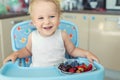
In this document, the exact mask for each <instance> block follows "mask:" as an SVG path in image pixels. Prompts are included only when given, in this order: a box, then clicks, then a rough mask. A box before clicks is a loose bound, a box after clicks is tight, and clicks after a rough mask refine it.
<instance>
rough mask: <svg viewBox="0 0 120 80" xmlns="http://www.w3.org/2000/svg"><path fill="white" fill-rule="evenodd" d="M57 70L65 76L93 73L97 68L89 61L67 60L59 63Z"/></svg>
mask: <svg viewBox="0 0 120 80" xmlns="http://www.w3.org/2000/svg"><path fill="white" fill-rule="evenodd" d="M58 69H59V70H60V71H61V72H62V73H65V74H73V73H84V72H89V71H95V70H96V69H97V68H96V67H95V66H94V64H92V63H90V62H89V61H87V62H86V61H79V59H68V60H66V61H65V62H63V63H60V64H59V66H58Z"/></svg>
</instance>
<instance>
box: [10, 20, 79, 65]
mask: <svg viewBox="0 0 120 80" xmlns="http://www.w3.org/2000/svg"><path fill="white" fill-rule="evenodd" d="M59 29H61V30H64V31H66V32H67V33H68V34H69V37H70V39H71V41H72V42H73V44H74V45H75V46H76V47H78V28H77V26H76V25H75V24H74V23H72V22H69V21H66V20H61V21H60V25H59ZM33 30H36V28H35V27H34V26H33V24H32V22H31V20H28V21H24V22H21V23H18V24H16V25H15V26H14V27H13V29H12V31H11V38H12V48H13V51H17V50H19V49H21V48H23V47H25V45H26V43H27V38H28V35H29V34H30V33H31V32H32V31H33ZM66 58H69V59H70V58H73V57H71V56H69V55H68V54H67V52H66ZM30 63H31V57H28V58H23V59H20V64H19V65H21V66H25V67H28V66H29V65H30Z"/></svg>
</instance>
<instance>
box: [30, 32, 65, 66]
mask: <svg viewBox="0 0 120 80" xmlns="http://www.w3.org/2000/svg"><path fill="white" fill-rule="evenodd" d="M64 60H65V47H64V42H63V39H62V35H61V30H57V31H56V32H55V33H54V34H53V35H52V36H50V37H43V36H41V35H40V34H39V32H38V31H37V30H35V31H33V32H32V64H31V66H32V67H45V66H53V65H57V64H59V63H61V62H63V61H64Z"/></svg>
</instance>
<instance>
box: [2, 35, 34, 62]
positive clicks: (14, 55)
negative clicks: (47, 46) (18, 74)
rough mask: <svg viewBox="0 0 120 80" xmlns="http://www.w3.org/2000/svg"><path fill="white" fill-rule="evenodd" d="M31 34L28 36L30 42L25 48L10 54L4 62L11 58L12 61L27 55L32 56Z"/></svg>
mask: <svg viewBox="0 0 120 80" xmlns="http://www.w3.org/2000/svg"><path fill="white" fill-rule="evenodd" d="M31 45H32V43H31V34H30V35H29V37H28V43H27V45H26V47H25V48H22V49H21V50H18V51H16V52H14V53H12V54H10V55H9V56H8V57H7V58H5V59H4V61H3V64H5V63H6V62H7V61H9V60H11V61H12V62H15V60H16V59H17V58H25V57H27V56H31V55H32V54H31Z"/></svg>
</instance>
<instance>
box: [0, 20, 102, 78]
mask: <svg viewBox="0 0 120 80" xmlns="http://www.w3.org/2000/svg"><path fill="white" fill-rule="evenodd" d="M59 29H61V30H64V31H66V32H67V33H68V34H69V37H70V39H71V41H72V42H73V44H74V45H75V46H76V47H78V28H77V26H76V25H75V24H74V23H72V22H70V21H66V20H61V21H60V25H59ZM33 30H36V28H35V27H34V26H33V24H32V22H31V20H28V21H24V22H20V23H17V24H16V25H15V26H14V27H13V28H12V31H11V39H12V48H13V50H14V51H17V50H20V49H21V48H23V47H25V46H26V43H27V38H28V35H29V34H30V33H31V32H32V31H33ZM51 46H52V45H51ZM66 58H68V59H71V58H72V59H73V57H71V56H69V55H68V54H66ZM74 59H76V60H77V61H78V62H79V63H89V61H88V60H87V59H86V58H74ZM30 64H31V57H27V58H22V59H17V60H16V62H15V63H12V62H11V61H9V62H7V63H6V64H5V65H3V66H2V68H1V69H0V80H104V68H103V66H102V65H101V64H99V63H97V62H95V61H94V62H93V65H94V66H95V68H96V70H94V71H89V72H84V73H75V74H66V73H63V72H61V71H60V70H59V69H58V66H51V67H40V68H38V67H29V66H30Z"/></svg>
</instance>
